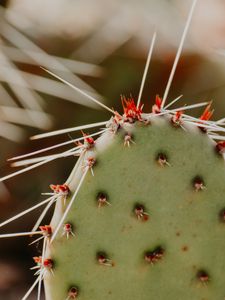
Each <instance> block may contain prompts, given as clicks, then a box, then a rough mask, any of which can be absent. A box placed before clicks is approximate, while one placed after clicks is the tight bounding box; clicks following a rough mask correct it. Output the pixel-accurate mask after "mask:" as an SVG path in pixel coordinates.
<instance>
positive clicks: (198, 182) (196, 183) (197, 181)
mask: <svg viewBox="0 0 225 300" xmlns="http://www.w3.org/2000/svg"><path fill="white" fill-rule="evenodd" d="M192 185H193V187H194V189H195V191H196V192H198V191H202V190H203V189H204V188H205V183H204V181H203V179H202V177H201V176H196V177H195V178H194V179H193V181H192Z"/></svg>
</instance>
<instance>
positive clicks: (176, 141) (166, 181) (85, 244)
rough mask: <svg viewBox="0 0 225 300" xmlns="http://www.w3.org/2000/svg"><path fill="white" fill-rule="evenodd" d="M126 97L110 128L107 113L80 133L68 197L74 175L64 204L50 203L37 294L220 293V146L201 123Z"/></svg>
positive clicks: (224, 177) (224, 173)
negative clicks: (103, 124) (140, 109)
mask: <svg viewBox="0 0 225 300" xmlns="http://www.w3.org/2000/svg"><path fill="white" fill-rule="evenodd" d="M132 103H133V102H132V101H127V105H128V106H129V107H131V108H130V109H129V111H128V112H126V111H127V108H125V114H124V115H123V121H122V123H123V125H121V124H122V123H121V121H120V125H121V126H120V127H118V128H117V130H116V131H115V119H114V120H113V121H112V122H111V123H110V125H109V130H108V131H107V132H106V133H104V134H103V135H102V136H101V137H100V138H99V139H98V140H97V141H96V142H95V143H93V141H92V140H90V141H89V140H86V151H85V153H84V154H83V157H82V158H81V159H80V161H79V163H78V165H76V167H75V169H74V170H73V172H72V174H71V176H70V178H69V179H68V180H67V182H66V184H67V186H68V188H69V190H70V193H71V195H74V193H75V194H76V193H77V189H78V188H79V185H78V183H79V182H82V186H81V187H80V190H79V192H78V194H77V197H76V199H75V201H74V202H73V199H72V198H73V196H68V197H67V199H66V203H67V205H69V206H70V210H69V212H68V209H67V208H68V206H67V205H64V200H62V199H61V200H60V201H59V202H57V205H56V209H55V214H54V216H53V220H52V223H51V226H52V228H53V232H54V230H58V229H59V228H60V229H59V230H58V233H57V235H55V234H53V235H52V238H51V243H49V244H48V246H47V250H46V258H47V260H48V259H50V260H51V262H52V264H51V268H52V271H53V272H54V276H52V274H51V272H47V273H46V276H45V288H46V295H47V298H46V299H56V300H58V299H141V300H145V299H184V300H185V299H190V298H191V299H224V296H225V290H224V277H223V276H222V274H223V269H224V267H225V260H224V253H223V252H224V247H225V240H224V238H223V237H224V212H225V211H224V208H225V203H224V199H223V192H224V189H225V186H224V181H225V168H224V160H223V159H222V157H221V155H219V152H220V151H221V149H223V147H222V145H221V144H219V145H220V146H221V147H222V148H221V147H219V146H215V143H214V142H212V140H210V138H209V137H208V135H207V134H205V132H204V129H205V128H204V127H199V126H198V125H201V126H202V124H197V123H196V126H194V125H191V126H190V125H189V126H188V124H187V122H185V121H183V120H182V118H181V117H177V115H178V114H175V115H173V116H172V117H169V116H167V117H164V116H157V115H155V116H154V115H151V116H148V115H145V116H142V114H141V113H140V114H139V113H136V112H137V110H135V109H134V107H133V106H132V105H131V104H132ZM133 113H134V115H135V113H136V114H137V116H138V118H133V116H132V115H133ZM209 114H210V111H209V108H207V109H206V110H205V113H204V114H203V118H204V117H205V116H206V115H209ZM177 118H179V119H177ZM200 128H201V129H200ZM85 168H86V169H85ZM88 169H92V170H93V174H94V176H93V175H92V173H91V172H89V173H87V174H86V176H85V171H84V170H88ZM84 176H85V179H84ZM62 197H65V196H62ZM71 201H72V202H71ZM65 211H66V214H64V213H65ZM67 212H68V213H67ZM59 224H60V226H58V225H59Z"/></svg>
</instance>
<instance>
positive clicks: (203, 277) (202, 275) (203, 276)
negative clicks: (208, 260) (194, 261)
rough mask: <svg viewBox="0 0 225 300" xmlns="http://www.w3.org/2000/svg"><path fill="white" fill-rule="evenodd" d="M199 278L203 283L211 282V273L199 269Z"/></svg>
mask: <svg viewBox="0 0 225 300" xmlns="http://www.w3.org/2000/svg"><path fill="white" fill-rule="evenodd" d="M197 279H198V280H199V281H201V282H202V283H208V282H209V274H208V273H207V272H206V271H205V270H199V271H198V272H197Z"/></svg>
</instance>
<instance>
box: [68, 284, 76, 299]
mask: <svg viewBox="0 0 225 300" xmlns="http://www.w3.org/2000/svg"><path fill="white" fill-rule="evenodd" d="M78 292H79V290H78V288H77V287H75V286H72V287H70V288H69V291H68V296H67V298H66V299H68V300H72V299H77V297H78Z"/></svg>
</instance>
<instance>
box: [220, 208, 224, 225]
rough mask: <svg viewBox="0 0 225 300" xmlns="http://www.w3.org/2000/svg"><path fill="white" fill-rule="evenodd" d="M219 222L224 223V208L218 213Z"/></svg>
mask: <svg viewBox="0 0 225 300" xmlns="http://www.w3.org/2000/svg"><path fill="white" fill-rule="evenodd" d="M219 220H220V221H221V222H223V223H225V208H223V209H222V210H221V211H220V213H219Z"/></svg>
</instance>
